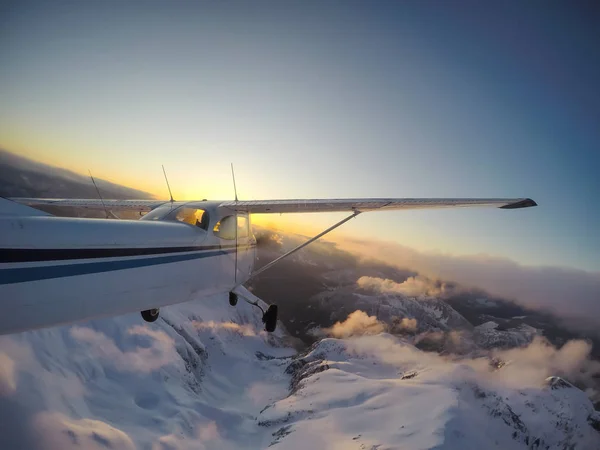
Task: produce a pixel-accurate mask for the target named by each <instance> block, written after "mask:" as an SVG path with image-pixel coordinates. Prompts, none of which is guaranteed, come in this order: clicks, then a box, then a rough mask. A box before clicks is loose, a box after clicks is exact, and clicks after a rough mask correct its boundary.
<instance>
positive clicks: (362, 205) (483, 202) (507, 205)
mask: <svg viewBox="0 0 600 450" xmlns="http://www.w3.org/2000/svg"><path fill="white" fill-rule="evenodd" d="M221 206H224V207H227V208H231V209H232V210H234V211H237V212H248V213H255V214H268V213H306V212H340V211H360V212H366V211H392V210H402V209H432V208H464V207H475V206H488V207H496V208H503V209H517V208H528V207H530V206H537V203H536V202H535V201H533V200H532V199H530V198H354V199H315V200H249V201H229V202H223V203H221Z"/></svg>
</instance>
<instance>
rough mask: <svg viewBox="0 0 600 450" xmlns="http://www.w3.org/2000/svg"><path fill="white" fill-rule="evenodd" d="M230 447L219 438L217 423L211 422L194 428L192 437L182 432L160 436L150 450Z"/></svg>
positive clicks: (199, 449) (230, 449) (227, 449)
mask: <svg viewBox="0 0 600 450" xmlns="http://www.w3.org/2000/svg"><path fill="white" fill-rule="evenodd" d="M233 448H234V446H232V445H230V443H228V442H227V441H226V440H224V439H223V438H222V437H221V434H220V433H219V427H218V425H217V423H216V422H215V421H214V420H212V421H210V422H207V423H202V424H199V425H197V426H196V427H195V429H194V433H193V436H187V435H186V434H185V433H183V432H174V433H171V434H167V435H165V436H161V437H160V438H159V439H158V440H157V441H156V442H154V443H153V444H152V450H209V449H219V450H221V449H222V450H232V449H233Z"/></svg>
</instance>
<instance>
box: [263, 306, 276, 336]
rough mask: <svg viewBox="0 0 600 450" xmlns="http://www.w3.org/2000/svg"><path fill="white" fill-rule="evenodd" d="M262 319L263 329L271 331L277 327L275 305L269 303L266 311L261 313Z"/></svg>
mask: <svg viewBox="0 0 600 450" xmlns="http://www.w3.org/2000/svg"><path fill="white" fill-rule="evenodd" d="M262 321H263V323H264V324H265V331H268V332H269V333H272V332H273V331H275V327H277V305H270V306H269V307H268V308H267V312H265V313H264V314H263V317H262Z"/></svg>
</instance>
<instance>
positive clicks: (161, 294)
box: [0, 178, 537, 334]
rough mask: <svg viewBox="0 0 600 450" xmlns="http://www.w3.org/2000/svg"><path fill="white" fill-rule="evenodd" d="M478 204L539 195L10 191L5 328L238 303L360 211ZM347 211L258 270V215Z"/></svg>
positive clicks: (1, 282)
mask: <svg viewBox="0 0 600 450" xmlns="http://www.w3.org/2000/svg"><path fill="white" fill-rule="evenodd" d="M92 181H93V179H92ZM167 184H168V181H167ZM234 187H235V178H234ZM169 191H170V189H169ZM44 205H45V206H49V205H51V206H69V207H79V208H87V209H95V210H104V211H105V212H106V213H107V216H109V211H110V212H111V214H113V213H112V211H123V210H125V211H137V212H139V213H140V215H142V214H144V213H146V214H145V215H143V216H141V217H140V219H139V220H100V219H86V218H72V217H57V216H53V215H51V214H49V213H46V212H43V211H41V210H39V209H35V208H32V207H31V206H44ZM476 206H489V207H499V208H503V209H518V208H526V207H530V206H537V204H536V203H535V202H534V201H533V200H531V199H529V198H517V199H497V198H491V199H486V198H479V199H477V198H461V199H443V198H423V199H417V198H404V199H403V198H368V199H319V200H253V201H238V200H237V193H236V200H235V201H207V200H202V201H174V200H173V198H172V196H171V200H162V201H161V200H105V199H102V198H101V197H100V199H91V200H80V199H36V198H11V199H7V198H3V197H0V302H1V305H2V310H3V312H4V314H2V315H0V334H9V333H16V332H20V331H26V330H32V329H37V328H43V327H48V326H52V325H60V324H67V323H72V322H76V321H80V320H87V319H93V318H98V317H105V316H114V315H119V314H125V313H129V312H133V311H141V314H142V317H143V318H144V320H146V321H147V322H154V321H155V320H157V318H158V316H159V308H160V307H162V306H166V305H171V304H175V303H181V302H186V301H189V300H192V299H198V298H201V297H205V296H209V295H213V294H218V293H223V294H226V293H229V302H230V304H231V305H232V306H235V305H236V304H237V301H238V294H237V293H236V289H237V288H238V287H239V286H241V285H242V284H243V283H245V282H246V281H248V280H249V279H250V278H252V277H254V276H256V275H258V274H259V273H262V272H263V271H265V270H267V269H269V268H270V267H272V266H273V265H274V264H277V263H278V262H279V261H281V260H282V259H284V258H286V257H288V256H290V255H291V254H293V253H295V252H296V251H298V250H300V249H301V248H303V247H305V246H306V245H308V244H310V243H311V242H314V241H315V240H317V239H319V238H320V237H322V236H324V235H326V234H327V233H329V232H330V231H332V230H334V229H335V228H337V227H339V226H341V225H342V224H344V223H346V222H348V221H349V220H351V219H352V218H354V217H356V216H357V215H358V214H361V213H364V212H369V211H391V210H408V209H426V208H452V207H476ZM343 211H346V212H349V213H350V215H349V216H347V217H345V218H344V219H343V220H340V221H339V222H337V223H336V224H334V225H332V226H331V227H329V228H328V229H326V230H325V231H323V232H322V233H319V234H318V235H316V236H314V237H312V238H311V239H309V240H307V241H306V242H304V243H303V244H301V245H299V246H298V247H296V248H294V249H293V250H290V251H289V252H287V253H285V254H284V255H282V256H280V257H279V258H277V259H275V260H274V261H272V262H270V263H269V264H267V265H265V266H263V267H261V268H260V269H259V270H257V271H253V268H254V259H255V254H256V239H255V238H254V236H253V234H252V228H251V223H250V215H251V214H256V213H260V214H265V213H277V214H279V213H308V212H343ZM113 216H114V214H113ZM244 300H245V299H244ZM246 301H248V300H246ZM248 302H249V301H248ZM249 303H250V302H249ZM252 304H253V305H255V306H258V307H259V308H261V307H260V306H259V305H258V304H256V303H252ZM261 310H262V308H261ZM262 312H263V316H262V319H263V323H264V324H265V330H266V331H269V332H272V331H274V330H275V327H276V323H277V305H270V306H269V307H268V309H267V310H266V311H262Z"/></svg>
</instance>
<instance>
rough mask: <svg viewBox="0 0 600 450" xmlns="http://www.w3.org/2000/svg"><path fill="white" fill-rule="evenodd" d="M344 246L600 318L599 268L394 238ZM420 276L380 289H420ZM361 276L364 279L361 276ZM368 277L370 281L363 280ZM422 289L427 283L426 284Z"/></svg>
mask: <svg viewBox="0 0 600 450" xmlns="http://www.w3.org/2000/svg"><path fill="white" fill-rule="evenodd" d="M340 247H341V248H342V249H344V250H348V251H353V252H355V253H357V254H359V255H362V256H363V258H367V259H373V260H377V261H382V262H385V263H387V264H391V265H395V266H396V267H398V268H401V269H409V270H413V271H416V272H418V273H419V274H420V275H421V276H422V277H427V278H431V279H434V280H436V279H442V280H447V281H452V282H456V283H459V284H460V285H462V286H464V287H468V288H479V289H483V290H485V291H486V292H488V293H490V294H492V295H494V296H499V297H501V298H505V299H509V300H514V301H516V302H517V303H520V304H521V305H523V306H526V307H530V308H535V309H542V310H547V311H550V312H553V313H555V314H557V315H559V316H560V317H563V318H565V319H567V320H570V321H572V322H573V321H576V325H578V326H586V327H588V328H590V329H593V328H594V326H595V327H596V328H597V326H598V325H599V324H600V273H599V272H587V271H584V270H578V269H571V268H562V267H532V266H524V265H521V264H518V263H516V262H514V261H511V260H509V259H506V258H500V257H493V256H486V255H476V256H452V255H447V254H440V253H425V252H419V251H416V250H414V249H411V248H409V247H405V246H402V245H400V244H396V243H392V242H380V241H362V240H352V239H346V240H345V241H344V242H343V243H340ZM418 279H419V277H416V279H415V280H413V281H411V282H410V284H409V285H406V286H403V284H404V283H399V284H398V283H396V284H398V286H396V285H394V284H381V283H379V288H381V289H391V290H396V289H400V290H401V291H405V292H407V291H412V292H418V289H419V287H423V285H422V283H421V282H420V281H418ZM363 282H365V281H363ZM366 283H367V284H368V283H373V282H372V281H366ZM425 292H430V291H428V287H427V286H426V285H425Z"/></svg>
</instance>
